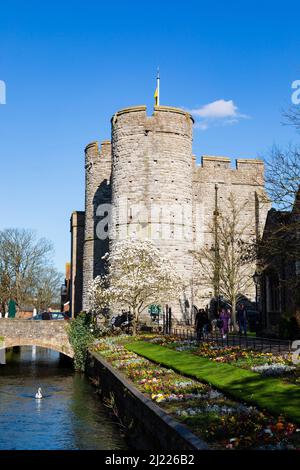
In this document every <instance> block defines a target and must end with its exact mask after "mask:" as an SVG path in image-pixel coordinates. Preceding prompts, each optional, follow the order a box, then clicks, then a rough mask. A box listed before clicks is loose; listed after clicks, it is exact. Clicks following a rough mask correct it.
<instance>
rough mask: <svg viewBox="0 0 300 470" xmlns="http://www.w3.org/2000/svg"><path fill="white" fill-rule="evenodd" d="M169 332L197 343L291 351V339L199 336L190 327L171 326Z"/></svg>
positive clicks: (215, 335) (210, 334) (269, 350)
mask: <svg viewBox="0 0 300 470" xmlns="http://www.w3.org/2000/svg"><path fill="white" fill-rule="evenodd" d="M169 334H171V335H174V336H178V338H180V340H189V341H197V342H198V343H212V344H215V345H216V346H219V347H234V346H238V347H240V348H241V349H251V350H254V351H261V352H270V353H286V352H290V351H291V346H292V341H289V340H283V339H273V338H263V337H258V336H251V335H246V336H244V335H239V334H229V335H227V336H226V337H225V338H223V336H222V335H221V334H220V333H218V332H213V333H208V334H203V335H202V337H201V338H199V337H197V333H196V332H195V331H193V330H191V329H184V328H171V329H170V330H169Z"/></svg>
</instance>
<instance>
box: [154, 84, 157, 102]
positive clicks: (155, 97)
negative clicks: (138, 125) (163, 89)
mask: <svg viewBox="0 0 300 470" xmlns="http://www.w3.org/2000/svg"><path fill="white" fill-rule="evenodd" d="M154 99H155V106H157V101H158V89H157V88H156V90H155V93H154Z"/></svg>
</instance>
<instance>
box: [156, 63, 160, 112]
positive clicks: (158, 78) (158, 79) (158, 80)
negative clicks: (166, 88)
mask: <svg viewBox="0 0 300 470" xmlns="http://www.w3.org/2000/svg"><path fill="white" fill-rule="evenodd" d="M156 81H157V106H159V82H160V77H159V67H158V68H157V79H156Z"/></svg>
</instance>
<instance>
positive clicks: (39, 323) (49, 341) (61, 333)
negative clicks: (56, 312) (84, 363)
mask: <svg viewBox="0 0 300 470" xmlns="http://www.w3.org/2000/svg"><path fill="white" fill-rule="evenodd" d="M1 343H2V348H11V347H14V346H40V347H42V348H48V349H53V350H54V351H57V352H60V353H62V354H65V355H66V356H69V357H70V358H73V357H74V351H73V349H72V346H71V344H70V342H69V337H68V332H67V322H65V321H58V320H53V321H52V320H20V319H15V318H13V319H12V318H2V319H0V347H1Z"/></svg>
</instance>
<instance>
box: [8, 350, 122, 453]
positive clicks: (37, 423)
mask: <svg viewBox="0 0 300 470" xmlns="http://www.w3.org/2000/svg"><path fill="white" fill-rule="evenodd" d="M6 361H7V363H6V365H0V449H1V450H3V449H10V450H11V449H18V450H21V449H27V450H33V449H36V450H44V449H53V450H54V449H94V450H100V449H105V450H111V449H113V450H119V449H126V448H127V446H126V443H125V440H124V438H123V436H122V433H121V429H120V427H119V426H118V424H117V423H116V422H115V421H114V420H113V418H112V417H111V416H110V414H109V412H108V409H107V408H106V407H105V406H104V405H103V404H102V403H101V402H100V400H99V397H98V396H97V395H96V393H95V389H94V388H93V386H92V385H91V384H90V383H89V381H88V380H87V378H86V377H84V376H83V375H82V374H78V373H74V371H73V370H72V367H71V366H70V365H66V364H65V363H63V362H62V358H61V356H60V355H59V353H56V352H54V351H51V350H49V349H43V348H38V347H36V348H35V347H33V348H32V347H27V346H24V347H21V348H20V349H19V351H18V352H14V351H12V350H8V351H7V353H6ZM38 387H41V388H42V392H43V396H44V398H43V399H42V400H36V399H35V398H34V396H35V393H36V391H37V389H38Z"/></svg>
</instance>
